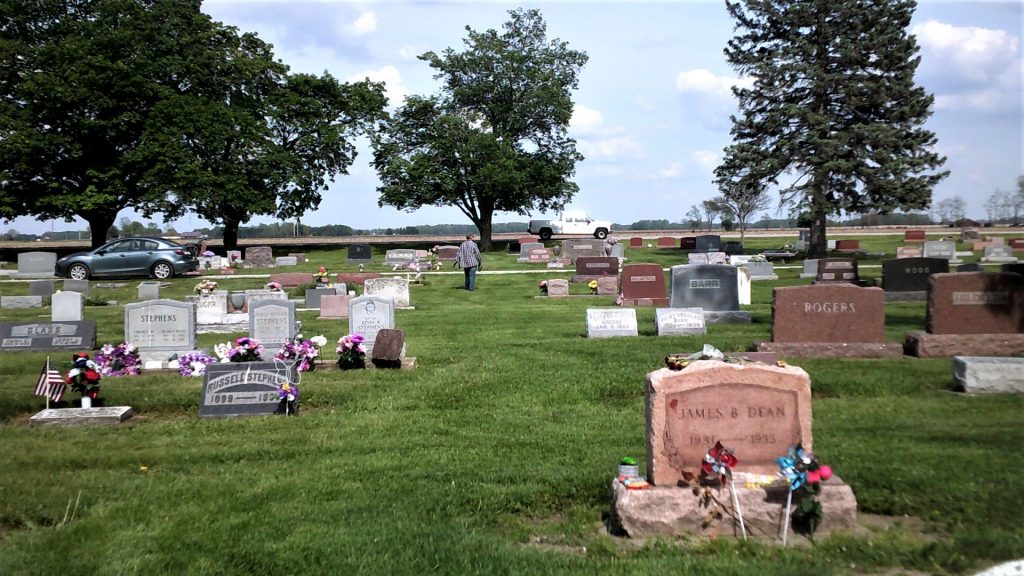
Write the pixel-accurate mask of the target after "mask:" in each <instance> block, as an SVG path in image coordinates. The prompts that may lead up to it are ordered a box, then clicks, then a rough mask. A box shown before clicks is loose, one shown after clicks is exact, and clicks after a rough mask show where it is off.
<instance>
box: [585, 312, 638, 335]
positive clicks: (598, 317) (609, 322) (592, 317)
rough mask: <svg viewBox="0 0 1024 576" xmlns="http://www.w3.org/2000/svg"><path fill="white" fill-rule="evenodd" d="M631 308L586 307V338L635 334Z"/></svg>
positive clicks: (634, 319) (633, 314) (634, 316)
mask: <svg viewBox="0 0 1024 576" xmlns="http://www.w3.org/2000/svg"><path fill="white" fill-rule="evenodd" d="M636 335H637V325H636V310H635V309H633V308H587V338H608V337H612V336H636Z"/></svg>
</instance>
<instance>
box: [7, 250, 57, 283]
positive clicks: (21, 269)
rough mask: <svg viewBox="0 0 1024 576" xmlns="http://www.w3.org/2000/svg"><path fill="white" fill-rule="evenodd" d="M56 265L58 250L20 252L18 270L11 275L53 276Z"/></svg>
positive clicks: (26, 276)
mask: <svg viewBox="0 0 1024 576" xmlns="http://www.w3.org/2000/svg"><path fill="white" fill-rule="evenodd" d="M56 267H57V253H56V252H21V253H19V254H18V271H17V272H15V273H13V274H11V277H12V278H52V277H53V273H54V269H55V268H56Z"/></svg>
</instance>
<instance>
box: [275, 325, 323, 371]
mask: <svg viewBox="0 0 1024 576" xmlns="http://www.w3.org/2000/svg"><path fill="white" fill-rule="evenodd" d="M325 344H327V338H324V337H323V336H314V337H312V338H310V339H309V340H306V339H303V337H302V335H301V334H299V335H298V336H296V337H295V340H294V341H292V342H285V344H284V346H282V347H281V349H280V350H278V351H277V354H275V355H274V358H276V359H278V360H285V361H288V362H293V363H298V368H297V370H298V371H299V372H312V371H313V370H316V358H317V356H319V355H320V347H321V346H323V345H325Z"/></svg>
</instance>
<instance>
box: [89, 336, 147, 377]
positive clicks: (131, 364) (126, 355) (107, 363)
mask: <svg viewBox="0 0 1024 576" xmlns="http://www.w3.org/2000/svg"><path fill="white" fill-rule="evenodd" d="M96 370H97V372H99V373H100V376H138V375H139V374H140V373H141V372H142V360H141V359H140V358H139V351H138V349H137V348H135V346H133V345H132V344H129V343H128V342H122V343H120V344H118V345H117V346H111V345H110V344H104V345H103V348H100V353H99V354H97V355H96Z"/></svg>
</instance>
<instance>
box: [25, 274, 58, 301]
mask: <svg viewBox="0 0 1024 576" xmlns="http://www.w3.org/2000/svg"><path fill="white" fill-rule="evenodd" d="M54 284H55V283H54V281H53V280H30V281H29V283H28V293H29V295H30V296H41V297H42V299H43V305H44V306H45V305H46V303H47V302H49V301H50V297H51V296H53V293H54V291H55V290H56V288H55V286H54Z"/></svg>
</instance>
